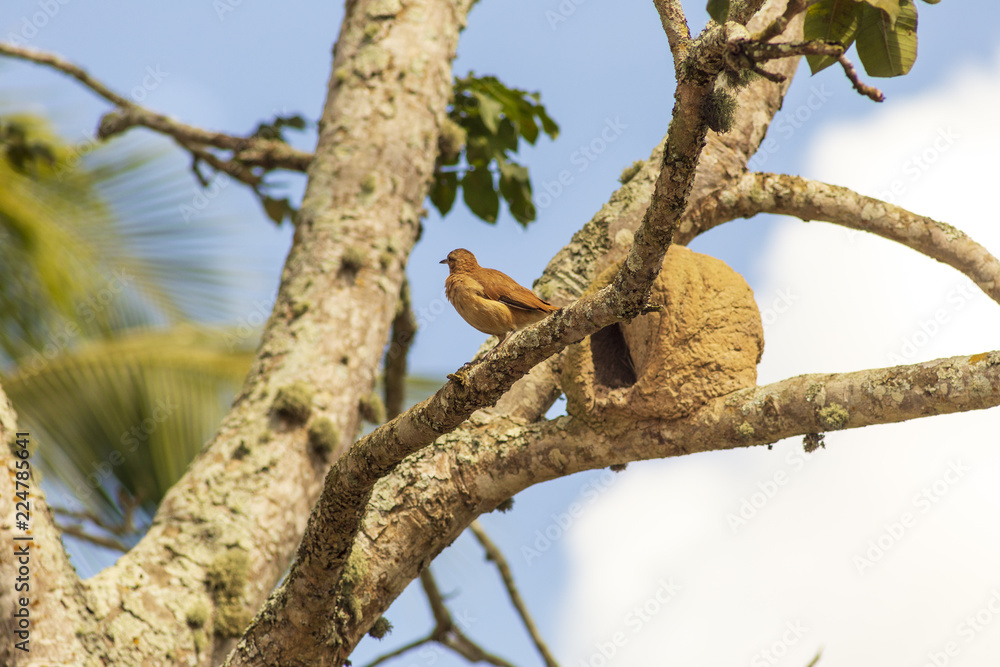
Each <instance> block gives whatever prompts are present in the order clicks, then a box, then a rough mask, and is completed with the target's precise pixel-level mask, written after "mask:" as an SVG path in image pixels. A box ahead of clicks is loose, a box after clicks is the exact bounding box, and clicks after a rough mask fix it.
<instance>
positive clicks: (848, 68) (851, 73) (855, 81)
mask: <svg viewBox="0 0 1000 667" xmlns="http://www.w3.org/2000/svg"><path fill="white" fill-rule="evenodd" d="M837 62H839V63H840V64H841V66H842V67H843V68H844V74H846V75H847V78H848V79H850V80H851V85H852V86H854V90H856V91H858V92H859V93H861V94H862V95H864V96H865V97H868V98H869V99H872V100H874V101H875V102H883V101H885V95H883V94H882V91H881V90H879V89H878V88H876V87H875V86H869V85H868V84H866V83H864V82H863V81H861V78H860V77H859V76H858V71H857V70H856V69H854V65H852V64H851V61H850V60H848V59H847V56H845V55H844V54H843V53H841V54H840V56H839V57H838V58H837Z"/></svg>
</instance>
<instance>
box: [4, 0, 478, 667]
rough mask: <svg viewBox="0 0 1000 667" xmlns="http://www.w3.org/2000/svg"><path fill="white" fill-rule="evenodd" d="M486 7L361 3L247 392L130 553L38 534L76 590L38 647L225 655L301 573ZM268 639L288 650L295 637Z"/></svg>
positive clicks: (345, 34)
mask: <svg viewBox="0 0 1000 667" xmlns="http://www.w3.org/2000/svg"><path fill="white" fill-rule="evenodd" d="M469 6H470V2H463V1H456V2H448V1H445V0H414V1H412V2H407V3H406V5H405V7H404V6H403V5H402V4H401V3H398V2H385V1H381V0H358V1H357V2H352V3H348V7H347V16H346V18H345V20H344V23H343V25H342V28H341V33H340V37H339V39H338V42H337V45H336V48H335V49H334V61H333V71H332V74H331V77H330V81H329V96H328V99H327V103H326V105H325V108H324V110H323V114H322V118H321V120H320V123H319V127H320V133H319V143H318V146H317V149H316V154H315V159H314V161H313V163H312V164H311V166H310V168H309V183H308V186H307V190H306V194H305V198H304V201H303V204H302V209H301V212H300V214H299V216H298V220H297V221H296V231H295V238H294V242H293V246H292V249H291V252H290V254H289V257H288V260H287V262H286V266H285V270H284V272H283V274H282V284H281V289H280V292H279V295H278V299H277V303H276V304H275V308H274V311H273V313H272V316H271V318H270V321H269V322H268V324H267V327H266V329H265V332H264V337H263V340H262V342H261V345H260V349H259V351H258V354H257V357H256V360H255V362H254V365H253V368H252V370H251V372H250V374H249V377H248V379H247V382H246V384H245V386H244V388H243V391H242V393H241V395H240V396H239V398H238V399H237V400H236V402H235V404H234V406H233V409H232V410H231V412H230V413H229V415H227V417H226V418H225V420H224V421H223V423H222V425H221V426H220V428H219V431H218V434H217V435H216V437H215V438H214V439H213V440H212V441H211V442H210V443H208V445H206V447H205V449H204V451H203V452H202V453H201V455H200V456H199V457H198V458H197V459H196V460H195V461H194V462H193V463H192V465H191V467H190V468H189V471H188V473H187V474H186V475H185V476H184V477H183V478H182V479H181V480H180V481H179V482H178V483H177V484H176V485H175V486H174V487H173V488H172V489H171V490H170V492H169V493H168V494H167V496H166V498H165V499H164V501H163V503H162V505H161V506H160V508H159V511H158V513H157V516H156V518H155V519H154V522H153V525H152V527H151V529H150V530H149V533H148V534H147V535H146V536H145V537H144V538H143V540H142V541H141V542H140V543H139V544H138V545H137V546H136V547H135V548H134V549H132V550H131V551H130V552H129V553H127V554H126V555H125V556H123V557H122V559H121V560H120V561H119V562H118V563H117V564H116V565H115V566H114V567H111V568H109V569H107V570H105V571H103V572H101V573H100V574H99V575H97V576H96V577H94V578H93V579H91V580H88V581H86V582H82V583H81V582H78V580H77V579H76V577H75V575H74V574H73V573H72V569H71V568H69V566H68V565H67V563H66V561H65V558H64V557H62V556H60V555H59V554H61V553H62V549H61V545H60V543H59V538H58V535H56V534H54V533H53V534H51V535H47V534H45V535H41V534H40V535H38V536H37V538H38V542H39V545H38V548H39V551H40V552H41V553H42V554H46V553H47V554H50V555H51V556H50V557H51V558H52V559H53V560H52V563H51V564H50V566H49V567H48V568H47V570H48V571H47V572H46V573H45V575H44V576H45V580H46V589H45V590H46V592H47V594H48V600H50V601H52V602H55V601H57V600H61V604H51V605H49V606H48V607H47V608H46V610H45V613H44V614H39V616H38V618H37V624H36V626H35V634H34V636H35V637H36V638H37V639H38V640H39V644H38V646H41V645H42V642H43V640H42V638H43V637H44V638H45V639H44V642H45V644H46V645H47V651H41V650H40V651H39V652H38V653H32V655H31V660H32V661H35V660H36V659H39V658H41V659H42V660H45V661H48V662H49V664H99V663H104V664H116V665H117V664H121V665H127V664H164V663H167V662H169V663H170V664H203V665H208V664H213V663H215V662H217V661H218V660H219V659H221V658H222V657H223V656H225V654H226V653H227V652H228V650H229V648H230V647H231V646H232V644H233V640H234V639H235V638H236V637H239V636H240V635H242V633H243V631H244V629H245V627H246V625H247V624H248V623H249V621H250V620H251V618H252V617H253V615H254V613H255V612H256V611H257V609H259V607H260V606H261V603H262V602H263V601H264V599H265V598H266V597H267V595H268V594H269V593H270V592H271V590H272V589H273V587H274V585H275V583H276V582H277V581H278V578H279V577H280V576H281V575H282V574H283V573H284V571H285V569H286V568H287V567H288V564H289V562H290V559H291V557H292V554H293V553H294V550H295V547H296V545H297V543H298V541H299V538H300V537H301V535H302V531H303V529H304V527H305V522H306V519H307V517H308V516H309V512H310V509H311V507H312V506H313V504H314V503H315V501H316V498H317V496H318V494H319V491H320V488H321V484H322V480H323V477H324V475H325V474H326V471H327V470H328V468H329V466H330V464H331V462H333V461H335V460H336V459H337V458H339V457H340V456H341V454H342V453H343V452H344V450H345V449H346V448H347V447H349V446H350V444H351V442H352V441H353V440H354V438H355V435H356V433H357V432H358V429H359V425H360V424H359V422H360V418H359V406H360V403H361V402H362V399H366V398H367V397H368V396H369V395H370V394H371V392H372V390H373V388H374V383H375V379H376V373H377V369H378V367H379V362H380V360H381V356H382V353H383V349H384V346H385V343H386V340H387V338H388V334H389V326H390V323H391V322H392V319H393V316H394V314H395V311H396V303H397V301H398V298H399V293H400V287H401V285H402V282H403V279H404V270H405V266H406V262H407V258H408V256H409V252H410V249H411V248H412V246H413V243H414V242H415V241H416V239H417V236H418V235H419V227H420V218H421V216H422V214H423V203H424V199H425V197H426V193H427V187H428V183H429V180H430V178H431V175H432V171H433V167H434V161H435V158H436V155H437V136H438V127H439V124H440V122H441V121H442V120H443V119H444V115H445V110H446V106H447V104H448V102H449V99H450V95H451V88H452V76H451V67H450V66H451V60H452V58H453V57H454V53H455V48H456V45H457V42H458V34H459V31H460V30H461V28H462V27H463V25H464V21H465V16H466V13H467V12H468V9H469ZM5 456H6V454H5ZM10 497H11V496H10V494H8V493H6V492H5V493H4V498H10ZM6 517H7V514H6V513H5V520H6ZM7 567H8V561H7V560H6V559H4V568H5V569H6V568H7ZM4 603H5V604H6V603H7V600H6V599H5V600H4ZM81 644H82V645H83V646H84V648H83V649H82V650H83V651H86V653H88V654H89V655H88V656H87V657H84V656H83V655H82V651H81ZM258 648H259V649H260V650H261V652H262V656H261V657H262V658H264V657H265V656H267V657H269V658H270V660H271V662H272V663H273V664H277V663H278V662H280V661H281V659H280V655H283V652H281V651H280V650H279V649H280V648H281V647H266V646H260V647H258ZM265 659H266V658H265Z"/></svg>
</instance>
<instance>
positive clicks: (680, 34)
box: [653, 0, 691, 75]
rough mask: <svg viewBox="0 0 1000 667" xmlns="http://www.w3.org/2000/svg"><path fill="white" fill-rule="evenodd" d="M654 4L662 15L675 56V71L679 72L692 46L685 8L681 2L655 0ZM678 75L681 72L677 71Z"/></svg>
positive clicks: (668, 40) (661, 20)
mask: <svg viewBox="0 0 1000 667" xmlns="http://www.w3.org/2000/svg"><path fill="white" fill-rule="evenodd" d="M653 4H654V5H656V11H657V12H659V14H660V22H661V23H662V24H663V31H664V32H665V33H667V42H668V43H669V44H670V52H671V53H672V54H673V55H674V69H675V70H677V68H679V67H680V65H681V63H682V62H683V61H684V56H685V55H686V54H687V51H688V48H689V47H690V46H691V30H690V28H689V27H688V23H687V18H686V17H685V16H684V8H683V7H682V6H681V3H680V0H653ZM676 73H677V74H678V75H679V74H680V71H679V70H677V72H676Z"/></svg>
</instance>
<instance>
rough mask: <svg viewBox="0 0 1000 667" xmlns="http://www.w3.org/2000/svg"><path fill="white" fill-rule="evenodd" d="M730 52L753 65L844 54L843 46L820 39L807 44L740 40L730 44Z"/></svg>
mask: <svg viewBox="0 0 1000 667" xmlns="http://www.w3.org/2000/svg"><path fill="white" fill-rule="evenodd" d="M730 52H731V53H732V54H733V55H735V56H736V57H740V56H742V57H745V58H748V59H749V60H750V61H751V62H753V63H762V62H764V61H767V60H777V59H778V58H791V57H792V56H834V57H837V56H840V55H841V54H842V53H843V52H844V45H843V44H840V43H839V42H830V41H826V40H822V39H814V40H810V41H808V42H777V43H772V42H760V41H757V40H740V41H737V42H733V43H732V44H730Z"/></svg>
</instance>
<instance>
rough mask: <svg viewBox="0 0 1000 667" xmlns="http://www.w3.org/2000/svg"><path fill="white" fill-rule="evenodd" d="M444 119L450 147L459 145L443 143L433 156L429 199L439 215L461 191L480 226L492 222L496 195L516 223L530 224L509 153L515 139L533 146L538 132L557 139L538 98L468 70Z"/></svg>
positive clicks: (519, 169)
mask: <svg viewBox="0 0 1000 667" xmlns="http://www.w3.org/2000/svg"><path fill="white" fill-rule="evenodd" d="M448 119H449V121H451V123H453V124H454V127H455V128H456V130H457V131H455V132H453V133H452V135H453V138H452V143H455V141H454V137H458V138H459V141H461V139H464V141H461V143H462V144H463V145H460V146H454V145H450V146H448V145H443V146H441V150H440V152H439V156H438V163H437V166H436V169H435V173H434V183H433V185H432V187H431V193H430V198H431V202H432V203H433V204H434V206H435V207H436V208H437V209H438V211H440V213H441V215H445V214H446V213H448V211H450V210H451V207H452V206H453V205H454V203H455V199H456V197H457V194H458V189H459V188H460V187H461V189H462V199H463V201H464V202H465V204H466V206H468V207H469V210H471V211H472V212H473V213H474V214H475V215H476V216H477V217H479V218H481V219H483V220H485V221H486V222H490V223H493V222H496V219H497V215H498V214H499V211H500V198H501V197H502V198H503V199H504V200H505V201H506V202H507V206H508V208H509V209H510V212H511V215H513V216H514V218H515V219H516V220H517V221H518V222H519V223H521V224H522V225H527V224H528V223H529V222H531V221H532V220H534V219H535V206H534V204H533V203H532V198H531V181H530V179H529V176H528V169H527V167H525V166H523V165H521V164H519V163H518V162H517V161H515V160H514V159H513V158H512V157H511V155H512V154H513V153H516V152H517V150H518V145H519V141H520V140H521V139H524V140H525V141H527V142H528V143H529V144H534V143H535V142H536V141H537V140H538V137H539V134H540V133H542V132H544V133H545V134H546V135H548V136H549V138H551V139H555V138H556V137H557V136H558V135H559V126H558V125H557V124H556V122H555V121H554V120H552V118H551V117H549V115H548V113H547V112H546V110H545V107H544V106H543V105H542V104H541V103H540V96H539V94H538V93H528V92H526V91H524V90H519V89H517V88H508V87H507V86H505V85H504V84H503V83H501V82H500V81H499V80H498V79H497V78H496V77H494V76H483V77H477V76H474V75H473V74H472V73H471V72H470V73H469V75H468V76H466V77H464V78H462V77H457V78H456V79H455V92H454V100H453V102H452V104H451V107H450V108H449V110H448ZM463 134H464V137H463V136H462V135H463Z"/></svg>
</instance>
